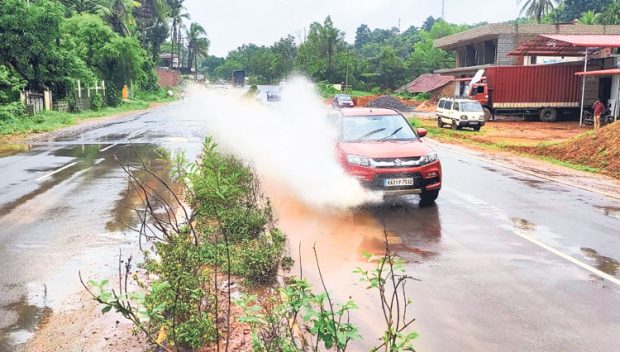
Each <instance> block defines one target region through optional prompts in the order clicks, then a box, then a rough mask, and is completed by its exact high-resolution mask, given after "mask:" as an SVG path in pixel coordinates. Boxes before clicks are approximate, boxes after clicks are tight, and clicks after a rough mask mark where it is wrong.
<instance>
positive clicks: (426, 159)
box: [420, 153, 439, 165]
mask: <svg viewBox="0 0 620 352" xmlns="http://www.w3.org/2000/svg"><path fill="white" fill-rule="evenodd" d="M437 160H439V157H438V156H437V153H428V154H426V155H424V156H423V157H422V158H421V159H420V165H426V164H430V163H434V162H435V161H437Z"/></svg>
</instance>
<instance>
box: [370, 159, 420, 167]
mask: <svg viewBox="0 0 620 352" xmlns="http://www.w3.org/2000/svg"><path fill="white" fill-rule="evenodd" d="M420 159H421V157H411V158H379V159H372V161H373V166H374V167H375V168H377V169H402V168H406V167H416V166H420Z"/></svg>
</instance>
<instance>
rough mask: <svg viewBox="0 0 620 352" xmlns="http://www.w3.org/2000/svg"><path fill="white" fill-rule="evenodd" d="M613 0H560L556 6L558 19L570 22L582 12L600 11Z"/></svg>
mask: <svg viewBox="0 0 620 352" xmlns="http://www.w3.org/2000/svg"><path fill="white" fill-rule="evenodd" d="M613 2H614V0H562V1H560V2H559V6H558V10H559V13H558V16H557V17H558V20H560V21H563V22H570V21H573V20H575V19H578V18H580V17H581V15H582V14H583V13H584V12H587V11H593V12H595V13H602V12H603V11H604V10H605V9H606V8H607V6H609V5H610V4H611V3H613Z"/></svg>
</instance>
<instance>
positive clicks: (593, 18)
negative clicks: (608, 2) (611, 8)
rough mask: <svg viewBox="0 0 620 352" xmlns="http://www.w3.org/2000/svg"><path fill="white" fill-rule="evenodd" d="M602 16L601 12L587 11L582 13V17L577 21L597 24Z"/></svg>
mask: <svg viewBox="0 0 620 352" xmlns="http://www.w3.org/2000/svg"><path fill="white" fill-rule="evenodd" d="M600 17H601V14H600V13H596V12H594V11H586V12H584V13H582V14H581V17H580V18H579V19H577V23H579V24H586V25H592V24H597V23H598V22H599V19H600Z"/></svg>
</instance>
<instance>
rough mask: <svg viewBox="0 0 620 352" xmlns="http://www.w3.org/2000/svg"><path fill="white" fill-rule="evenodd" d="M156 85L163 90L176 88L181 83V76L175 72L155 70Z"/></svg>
mask: <svg viewBox="0 0 620 352" xmlns="http://www.w3.org/2000/svg"><path fill="white" fill-rule="evenodd" d="M157 83H159V85H160V86H162V87H164V88H170V87H176V86H178V85H179V83H181V75H180V74H179V73H178V72H177V71H171V70H167V69H163V68H157Z"/></svg>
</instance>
